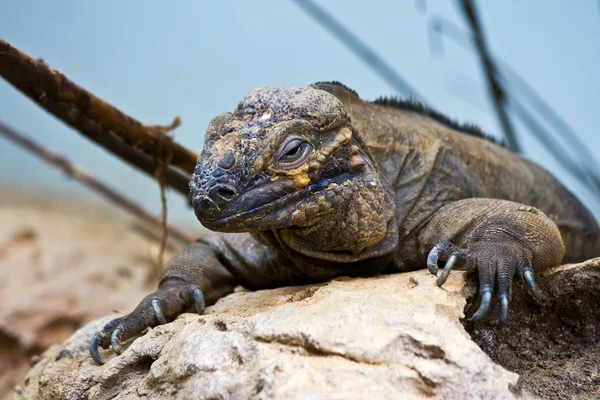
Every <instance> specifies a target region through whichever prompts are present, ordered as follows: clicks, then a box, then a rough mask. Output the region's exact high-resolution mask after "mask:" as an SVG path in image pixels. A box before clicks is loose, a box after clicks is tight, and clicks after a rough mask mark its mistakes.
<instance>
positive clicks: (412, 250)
mask: <svg viewBox="0 0 600 400" xmlns="http://www.w3.org/2000/svg"><path fill="white" fill-rule="evenodd" d="M190 196H191V199H192V201H193V203H194V209H195V213H196V216H197V217H198V219H199V220H200V222H202V224H203V225H205V226H206V227H207V228H209V229H211V230H214V231H218V232H216V233H210V234H207V235H205V236H203V237H202V238H201V239H199V240H198V241H197V242H196V243H194V244H192V245H190V246H189V247H187V248H186V249H185V250H184V251H183V252H182V253H181V254H179V255H178V256H176V257H175V258H173V259H172V260H171V261H170V263H169V264H168V266H167V268H166V270H165V272H164V274H163V277H162V280H161V282H160V285H159V288H158V290H157V291H156V292H154V293H153V294H151V295H149V296H148V297H146V298H145V299H144V300H143V301H142V302H141V303H140V305H139V306H138V307H137V308H136V310H134V311H133V312H132V313H131V314H129V315H128V316H125V317H123V318H118V319H116V320H114V321H112V322H110V323H109V324H107V325H106V327H105V328H104V329H103V331H101V332H98V333H97V334H96V336H95V337H94V339H93V340H92V343H91V353H92V356H93V357H94V359H95V360H96V361H98V362H100V358H99V354H98V350H97V348H98V346H99V345H100V346H102V347H108V345H109V344H111V342H112V345H113V349H114V350H115V351H117V352H118V351H119V350H118V345H119V341H120V340H124V339H126V338H129V337H132V336H134V335H136V334H138V333H140V332H141V331H142V330H144V329H145V328H147V327H149V326H155V325H157V324H159V323H166V322H168V321H170V320H173V319H174V318H175V317H177V315H179V314H181V313H182V312H184V311H187V310H192V309H195V310H197V311H198V312H200V313H201V312H202V311H203V309H204V302H205V301H206V302H208V303H212V302H214V301H216V300H217V299H218V298H220V297H222V296H224V295H226V294H227V293H230V292H231V291H232V290H233V288H234V287H235V286H236V285H238V284H242V285H244V286H246V287H248V288H251V289H261V288H268V287H274V286H282V285H291V284H299V283H309V282H319V281H324V280H328V279H331V278H333V277H335V276H339V275H349V276H369V275H375V274H378V273H381V272H393V271H406V270H410V269H416V268H422V267H424V266H425V265H428V266H429V268H430V270H431V271H432V273H437V264H438V262H440V261H441V262H446V263H445V265H446V267H445V270H444V272H443V273H442V275H441V277H440V278H439V279H438V284H440V285H441V284H443V282H444V281H445V279H446V277H447V274H448V272H449V271H450V270H451V269H452V268H453V267H454V266H461V267H463V268H466V269H470V270H474V269H477V270H478V274H479V281H480V293H481V295H482V302H481V306H480V308H479V310H478V311H477V312H476V314H475V315H474V316H473V319H475V320H478V319H480V318H481V317H483V315H485V313H487V311H488V309H489V305H490V301H491V297H492V293H497V294H498V296H499V300H500V303H501V307H500V317H499V325H501V324H503V323H504V322H505V321H506V316H507V313H508V304H509V299H510V290H511V283H512V279H513V276H514V275H515V274H519V275H520V276H521V277H522V278H524V280H525V282H526V283H527V287H528V290H529V291H530V293H531V294H532V295H533V296H534V297H536V298H539V296H540V293H539V291H538V289H537V285H536V284H535V280H534V278H533V272H534V271H535V272H538V271H540V270H543V269H544V268H548V267H550V266H553V265H556V264H559V263H560V262H561V261H563V260H564V261H568V262H571V261H579V260H583V259H587V258H591V257H593V256H598V255H600V229H599V228H598V225H597V223H596V221H595V220H594V218H593V216H592V215H591V214H590V213H589V211H587V210H586V209H585V208H584V207H583V206H582V205H581V204H580V203H579V201H578V200H577V199H576V198H575V197H574V196H573V195H572V194H571V193H570V192H569V191H568V190H567V189H566V188H565V187H564V186H562V185H561V184H560V183H559V182H558V181H557V180H556V179H555V178H554V177H552V176H551V175H550V174H549V173H548V172H547V171H545V170H544V169H543V168H541V167H539V166H537V165H536V164H534V163H532V162H530V161H527V160H524V159H522V158H521V157H519V156H518V155H516V154H514V153H512V152H510V151H509V150H507V149H505V148H503V147H502V146H500V145H497V144H495V143H493V142H492V141H490V140H486V139H484V138H482V137H478V135H477V132H476V131H475V130H474V128H472V127H461V126H458V125H456V124H454V123H452V122H450V121H449V120H447V119H446V118H445V117H443V116H441V115H439V114H437V113H435V112H432V111H429V110H427V109H425V108H423V107H422V106H420V105H418V104H415V103H411V102H400V101H395V100H386V99H383V100H380V101H378V102H377V101H376V102H375V103H369V102H365V101H363V100H361V99H360V98H359V97H358V96H357V95H356V94H355V93H354V92H352V91H351V90H348V89H347V88H345V87H344V86H343V85H341V84H337V83H319V84H315V85H312V86H311V87H308V88H291V89H281V88H275V87H261V88H258V89H255V90H254V91H252V92H251V93H250V94H248V95H247V96H246V97H245V98H244V99H243V100H242V101H241V102H240V104H239V105H238V107H237V109H236V111H235V112H234V113H225V114H222V115H220V116H218V117H216V118H215V119H213V121H212V122H211V123H210V125H209V127H208V129H207V133H206V138H205V145H204V149H203V151H202V154H201V155H200V158H199V159H198V165H197V167H196V171H195V174H194V179H193V181H192V182H191V183H190ZM225 232H227V233H225ZM233 232H238V233H233ZM240 232H241V233H240Z"/></svg>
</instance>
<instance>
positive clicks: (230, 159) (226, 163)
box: [217, 151, 235, 169]
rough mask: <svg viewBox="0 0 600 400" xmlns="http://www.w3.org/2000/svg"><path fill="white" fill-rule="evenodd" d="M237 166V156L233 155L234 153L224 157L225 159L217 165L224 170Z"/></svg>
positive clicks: (226, 154) (228, 153)
mask: <svg viewBox="0 0 600 400" xmlns="http://www.w3.org/2000/svg"><path fill="white" fill-rule="evenodd" d="M234 164H235V156H234V155H233V152H231V151H228V152H226V153H225V154H224V155H223V158H221V159H220V160H219V162H218V163H217V165H218V166H219V167H221V168H223V169H229V168H231V167H233V165H234Z"/></svg>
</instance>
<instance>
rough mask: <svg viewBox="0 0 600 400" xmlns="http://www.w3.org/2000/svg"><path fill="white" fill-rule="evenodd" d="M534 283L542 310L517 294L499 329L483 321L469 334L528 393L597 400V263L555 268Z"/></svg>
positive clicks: (599, 335) (599, 318)
mask: <svg viewBox="0 0 600 400" xmlns="http://www.w3.org/2000/svg"><path fill="white" fill-rule="evenodd" d="M538 282H539V283H540V287H541V289H542V293H544V302H543V304H542V306H541V307H540V306H538V305H537V304H535V303H534V302H533V301H532V300H531V298H530V297H529V296H527V295H526V294H525V291H523V290H516V291H515V292H514V293H513V299H512V302H511V307H512V311H511V314H510V318H509V320H508V323H507V325H506V326H505V327H504V328H503V329H501V330H497V329H495V327H494V325H495V321H490V320H488V321H486V322H485V323H484V324H478V325H477V326H468V327H467V328H468V330H469V332H471V334H472V337H473V339H474V340H475V341H476V342H477V343H478V344H479V345H480V346H481V348H482V349H484V350H485V352H486V353H487V354H489V355H490V357H491V358H492V359H493V360H494V361H496V362H497V363H499V364H501V365H503V366H504V367H506V368H507V369H509V370H511V371H514V372H517V373H519V374H520V375H521V378H522V381H523V386H524V388H525V389H526V390H527V391H528V392H531V393H533V394H535V395H538V396H540V397H543V398H548V399H589V400H597V399H600V258H595V259H592V260H589V261H586V262H583V263H580V264H572V265H563V266H560V267H556V268H554V269H552V270H549V271H546V272H545V273H544V274H543V275H542V276H539V277H538ZM471 308H472V307H471ZM494 311H495V310H494ZM469 312H473V310H472V309H471V310H469V311H467V314H468V313H469ZM491 314H492V316H493V315H497V314H496V313H495V312H492V313H491Z"/></svg>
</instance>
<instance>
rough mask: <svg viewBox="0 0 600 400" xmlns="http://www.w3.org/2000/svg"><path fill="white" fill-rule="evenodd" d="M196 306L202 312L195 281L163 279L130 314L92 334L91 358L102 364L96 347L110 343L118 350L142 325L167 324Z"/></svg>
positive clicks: (138, 331)
mask: <svg viewBox="0 0 600 400" xmlns="http://www.w3.org/2000/svg"><path fill="white" fill-rule="evenodd" d="M192 307H193V308H195V310H196V311H197V312H198V314H202V313H203V312H204V295H203V294H202V291H201V290H200V288H199V287H198V286H196V285H190V284H189V283H186V282H182V281H171V282H165V283H163V284H162V285H161V287H160V288H159V289H158V290H157V291H156V292H154V293H152V294H151V295H149V296H147V297H146V298H145V299H144V300H142V302H141V303H140V304H139V305H138V306H137V308H136V309H135V310H134V311H133V312H132V313H131V314H129V315H127V316H125V317H121V318H117V319H114V320H112V321H110V322H109V323H108V324H106V326H104V328H103V329H102V330H101V331H98V332H96V333H95V334H94V337H93V338H92V340H91V342H90V354H91V356H92V359H93V360H94V361H95V362H96V363H98V364H103V362H102V359H101V358H100V353H99V352H98V348H99V347H102V348H103V349H106V348H108V346H110V347H111V348H112V350H113V351H114V352H115V353H116V354H121V347H120V345H121V342H122V341H124V340H127V339H129V338H131V337H133V336H135V335H138V334H140V333H141V332H142V331H143V330H144V329H146V328H149V327H153V326H156V325H162V324H166V323H167V322H169V321H172V320H174V319H175V318H176V317H177V316H178V315H179V314H181V313H183V312H184V311H186V310H187V309H190V308H192Z"/></svg>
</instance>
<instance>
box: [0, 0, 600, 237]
mask: <svg viewBox="0 0 600 400" xmlns="http://www.w3.org/2000/svg"><path fill="white" fill-rule="evenodd" d="M419 3H421V4H422V3H424V4H426V11H423V10H422V9H420V8H419V6H418V4H419ZM319 4H321V5H322V6H323V7H324V8H325V9H326V10H328V11H329V12H331V13H332V14H334V15H335V16H336V17H337V18H338V19H339V20H340V21H341V22H343V23H344V24H345V25H346V26H347V27H348V28H349V29H351V30H352V31H353V32H354V33H355V34H357V35H358V36H359V37H360V38H361V39H362V40H363V41H364V42H365V43H367V44H368V45H369V46H371V47H372V49H373V50H374V51H375V52H377V53H378V54H379V55H380V56H382V57H383V58H384V59H385V60H386V61H387V62H388V63H389V64H391V65H392V66H394V68H395V69H396V70H397V71H398V72H400V73H401V74H402V75H403V76H404V77H405V78H406V79H407V80H408V81H409V82H410V83H411V84H412V86H413V87H415V88H416V89H417V90H418V91H419V92H420V93H421V94H422V95H423V96H424V97H425V98H426V99H427V100H428V102H429V103H430V104H431V105H433V106H434V107H436V108H437V109H439V110H440V111H442V112H444V113H446V114H447V115H449V116H451V117H454V118H457V119H459V120H461V121H470V122H474V123H477V124H479V125H480V126H481V127H482V128H483V129H484V130H486V131H488V132H489V133H490V134H492V135H499V134H500V132H501V130H500V127H499V125H498V123H497V120H496V118H495V115H494V113H493V110H492V107H491V103H490V101H489V100H488V97H487V93H486V91H485V84H484V80H483V77H482V74H481V71H480V69H479V63H478V59H477V57H476V56H475V55H474V53H473V51H472V50H470V49H466V48H463V47H460V46H458V45H456V44H455V43H454V42H452V41H449V40H444V41H443V43H444V46H443V48H444V51H443V54H442V53H440V52H439V51H438V52H432V45H431V35H430V33H431V32H430V28H429V27H430V24H431V21H432V19H434V18H435V17H436V16H444V17H445V18H447V19H449V20H451V21H453V22H455V23H456V24H458V25H460V26H463V27H464V26H465V24H464V20H463V18H462V15H461V14H460V13H459V12H458V10H457V8H456V4H455V3H454V2H450V1H446V2H442V1H427V2H415V1H408V0H407V1H398V0H386V1H384V0H372V1H369V2H358V1H347V0H330V1H321V2H319ZM478 4H479V6H480V7H479V10H480V14H481V18H482V22H483V25H484V29H485V32H486V34H487V38H488V41H489V44H490V47H491V49H492V51H493V52H494V54H496V55H497V56H498V57H500V58H502V59H503V60H504V61H505V62H507V63H508V64H510V65H511V66H512V67H513V68H514V69H515V70H517V71H518V72H519V73H520V74H521V75H522V76H523V77H524V78H525V79H526V80H527V82H528V83H529V84H530V85H531V86H533V87H534V88H535V89H536V90H537V91H538V93H539V94H540V95H541V96H542V97H543V98H544V99H545V101H547V102H548V103H549V104H550V105H552V107H553V108H554V109H555V110H557V112H558V113H559V114H560V115H561V116H562V117H563V118H564V119H565V120H566V121H568V123H569V124H570V126H572V127H573V128H574V130H575V131H576V132H577V134H578V135H579V137H580V138H581V139H582V140H583V141H585V143H586V145H587V147H588V149H589V150H590V151H592V152H595V153H597V152H598V149H600V135H598V134H597V129H598V126H600V110H599V108H598V99H599V95H598V93H600V79H599V78H598V75H599V74H598V69H599V67H600V51H599V50H600V40H598V39H599V38H600V10H599V6H598V3H597V2H596V1H592V0H589V1H584V0H581V1H573V2H567V1H558V0H554V1H548V0H529V1H526V2H524V1H516V0H513V1H495V2H491V1H489V2H479V3H478ZM0 37H1V38H3V39H4V40H7V41H8V42H9V43H11V44H13V45H14V46H16V47H17V48H19V49H20V50H22V51H24V52H26V53H27V54H29V55H30V56H32V57H35V58H38V57H41V58H43V59H44V60H45V61H46V63H48V64H49V65H50V66H51V67H53V68H55V69H58V70H60V71H62V72H63V73H65V74H66V75H67V76H68V77H69V78H70V79H72V80H73V81H74V82H76V83H78V84H79V85H81V86H83V87H85V88H87V89H88V90H90V91H91V92H93V93H95V94H96V95H98V96H99V97H101V98H103V99H105V100H107V101H108V102H110V103H112V104H113V105H115V106H117V107H118V108H120V109H122V110H123V111H125V112H126V113H128V114H130V115H132V116H133V117H135V118H137V119H139V120H140V121H142V122H144V123H147V124H168V123H169V122H170V121H171V120H172V118H173V116H174V115H175V114H179V115H181V117H182V120H183V125H182V126H181V127H180V128H179V129H177V130H176V131H175V136H176V139H177V140H178V141H180V142H181V143H182V144H183V145H185V146H188V147H190V148H192V149H194V150H196V151H200V149H201V147H202V143H203V136H204V130H205V128H206V126H207V124H208V122H209V121H210V119H211V118H212V117H214V116H215V115H217V114H219V113H221V112H224V111H231V110H233V108H234V107H235V105H236V103H237V102H238V101H239V100H240V99H241V98H242V96H243V95H244V94H245V93H247V92H248V91H250V90H251V89H253V88H254V87H257V86H260V85H277V86H302V85H307V84H310V83H312V82H316V81H322V80H339V81H341V82H343V83H345V84H346V85H348V86H349V87H351V88H353V89H355V90H356V91H358V93H359V94H360V95H361V97H363V98H365V99H374V98H375V97H377V96H379V95H382V94H394V90H393V88H392V87H390V86H388V85H387V84H386V83H385V81H384V80H382V79H381V77H380V76H379V75H377V74H376V73H375V72H374V71H373V70H372V69H371V68H369V67H368V66H367V65H365V64H364V63H363V62H362V61H361V60H360V59H359V58H357V57H356V55H355V54H353V53H352V52H351V51H349V50H348V49H347V48H345V47H344V46H343V45H342V44H341V43H340V42H339V41H338V40H337V39H336V38H335V37H333V36H331V35H330V33H328V32H327V31H326V30H324V29H323V28H322V27H321V26H320V25H318V24H317V23H316V22H315V21H314V20H312V19H311V18H310V17H309V16H308V15H307V14H305V13H304V12H303V11H302V10H301V9H300V8H299V7H298V6H297V5H296V4H295V3H294V2H292V1H283V0H270V1H266V0H265V1H243V0H236V1H220V2H216V1H212V2H208V1H206V2H204V1H191V0H189V1H182V0H180V1H173V2H165V1H148V0H135V1H134V0H128V1H117V0H110V1H108V0H107V1H66V0H56V1H47V0H37V1H33V0H32V1H27V0H0ZM438 47H439V46H437V47H434V49H435V48H438ZM0 119H1V120H2V121H4V122H6V123H9V124H10V125H12V126H13V127H15V128H17V129H19V130H21V131H23V132H25V133H27V134H29V135H31V136H33V137H35V138H36V139H37V140H38V141H40V142H41V143H43V144H45V145H47V146H49V147H50V148H52V149H54V150H56V151H58V152H60V153H62V154H64V155H66V156H68V158H69V159H71V160H72V161H74V162H76V163H77V164H80V165H81V166H83V167H85V169H87V170H89V171H92V172H93V173H94V174H95V175H96V176H97V177H98V178H100V179H102V180H104V181H106V182H108V183H110V184H111V185H113V186H114V187H116V188H117V189H119V190H120V191H121V192H123V193H125V194H127V195H128V196H129V197H132V198H134V199H136V200H137V201H138V202H139V203H141V204H142V205H143V206H144V207H146V208H147V209H148V210H150V211H151V212H153V213H155V214H157V215H158V214H159V212H160V198H159V192H158V187H157V184H156V183H155V182H154V181H152V180H151V179H149V178H147V177H145V176H144V175H142V174H141V173H138V172H136V171H134V170H133V169H132V168H131V167H129V166H127V165H125V164H124V163H122V162H120V161H118V160H116V159H114V158H113V157H112V156H111V155H110V154H107V153H106V152H104V150H102V149H100V148H99V147H97V146H96V145H94V144H92V143H91V142H89V141H87V139H85V138H83V137H81V136H79V135H78V134H77V133H75V132H73V131H72V130H71V129H70V128H69V127H67V126H65V125H64V124H63V123H61V122H60V121H58V120H56V119H55V118H54V117H52V116H50V115H48V114H47V113H46V112H45V111H43V110H42V109H40V108H38V107H37V106H36V105H34V104H33V103H32V102H31V101H30V100H28V99H27V98H26V97H24V96H23V95H21V94H20V93H19V92H17V91H16V90H15V89H13V88H12V87H11V86H10V85H8V84H7V83H6V82H5V81H2V80H0ZM515 124H516V128H517V131H518V134H519V138H520V140H521V143H522V144H523V147H524V148H525V156H526V157H528V158H530V159H532V160H535V161H536V162H538V163H540V164H542V165H543V166H545V167H546V168H548V169H549V170H551V171H552V172H553V173H555V174H556V175H557V176H558V177H559V178H560V179H561V180H562V181H563V182H565V183H566V185H567V186H568V187H569V188H570V189H571V190H572V191H574V192H576V193H577V195H578V196H579V197H580V198H581V199H582V201H584V203H585V204H586V205H587V206H588V207H590V208H591V209H592V210H593V212H594V213H595V215H596V216H597V217H600V202H599V200H598V199H597V198H594V196H593V195H592V193H591V192H590V191H589V190H588V189H587V188H586V187H584V185H582V184H580V183H578V182H577V181H576V180H575V179H574V178H573V177H572V176H570V175H569V174H567V173H565V172H564V171H562V169H561V167H560V165H559V164H557V163H556V161H555V160H554V159H553V158H552V157H551V155H550V154H549V153H548V152H547V151H545V149H544V148H543V146H541V144H540V143H539V142H537V141H536V140H535V139H534V138H533V137H532V135H531V134H530V133H529V132H528V131H527V129H525V128H524V127H523V126H521V125H520V124H519V123H517V122H516V119H515ZM567 148H568V143H565V149H567ZM565 151H566V150H565ZM0 183H10V184H18V185H24V186H33V185H35V186H38V187H41V188H42V189H43V190H45V191H46V192H49V193H50V192H57V193H63V194H64V193H67V194H75V195H77V196H87V197H95V196H96V195H95V194H93V193H91V192H90V191H88V190H87V189H83V188H81V187H80V186H79V185H78V184H77V183H75V182H72V181H70V180H69V179H68V178H66V177H64V175H62V174H61V173H60V172H58V171H56V170H54V169H52V168H51V167H48V166H47V165H45V164H43V163H42V162H40V161H38V160H37V159H35V158H34V157H32V156H30V155H29V154H27V153H25V152H24V151H22V150H20V149H18V148H16V147H15V146H13V145H12V144H11V143H9V142H8V141H6V140H5V139H3V138H2V137H0ZM169 202H170V203H169V205H170V208H169V213H170V218H171V221H172V222H177V223H179V224H184V225H188V226H193V227H198V225H199V224H198V223H197V222H196V221H195V218H194V216H193V213H192V211H191V210H190V209H188V208H186V207H185V206H184V201H183V200H182V198H181V196H178V195H176V194H171V195H170V197H169Z"/></svg>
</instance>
